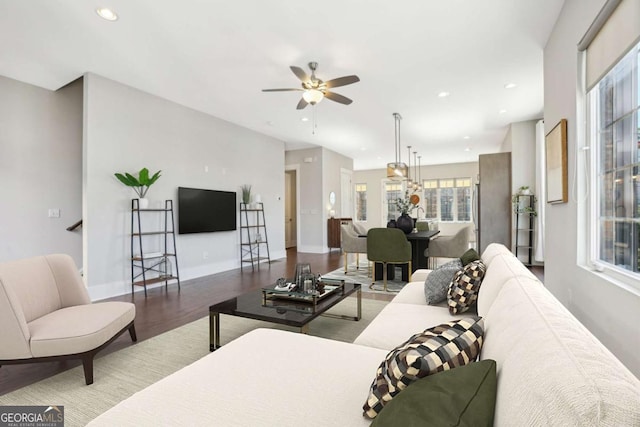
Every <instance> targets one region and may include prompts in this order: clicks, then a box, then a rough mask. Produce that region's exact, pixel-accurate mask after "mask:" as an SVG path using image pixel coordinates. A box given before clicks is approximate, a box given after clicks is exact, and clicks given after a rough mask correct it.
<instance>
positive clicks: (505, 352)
mask: <svg viewBox="0 0 640 427" xmlns="http://www.w3.org/2000/svg"><path fill="white" fill-rule="evenodd" d="M492 268H493V266H492ZM636 338H637V337H636ZM629 339H633V337H629ZM481 359H493V360H495V361H496V363H497V367H498V395H497V404H496V412H495V425H505V426H508V425H513V420H518V423H517V424H518V425H531V426H533V425H535V426H586V425H589V426H591V425H593V426H595V425H597V426H631V425H640V382H638V380H637V379H636V378H635V377H634V376H633V375H632V374H631V373H630V372H629V371H628V370H627V369H626V368H625V367H624V366H623V365H622V364H621V363H620V362H619V361H618V360H617V359H616V358H615V357H614V356H613V355H612V354H611V353H610V352H609V351H608V350H607V349H606V348H605V347H604V346H603V345H602V344H601V343H600V342H599V341H598V340H597V339H596V338H595V337H594V336H593V335H592V334H591V333H590V332H589V331H587V330H586V328H585V327H584V326H582V325H581V324H580V323H579V322H578V321H577V320H576V319H575V318H574V317H573V316H572V315H571V313H569V311H567V310H566V309H565V308H564V307H563V306H562V305H561V304H560V302H558V300H556V299H555V298H554V297H553V296H552V295H551V293H550V292H549V291H548V290H547V289H546V288H544V287H543V286H539V285H538V286H536V285H535V284H533V283H531V279H528V278H524V277H519V278H513V279H511V280H508V281H507V282H506V283H505V284H504V286H503V287H502V289H501V291H500V293H499V294H498V296H497V298H496V299H495V301H494V303H493V305H492V306H491V308H490V309H489V312H488V313H487V315H486V317H485V342H484V346H483V348H482V352H481Z"/></svg>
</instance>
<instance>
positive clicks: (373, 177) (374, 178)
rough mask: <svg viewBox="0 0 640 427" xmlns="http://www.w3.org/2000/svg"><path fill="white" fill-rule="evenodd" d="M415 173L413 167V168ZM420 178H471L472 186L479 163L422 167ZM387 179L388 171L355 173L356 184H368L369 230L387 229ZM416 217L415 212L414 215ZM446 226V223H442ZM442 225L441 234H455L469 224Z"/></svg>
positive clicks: (422, 215) (374, 170)
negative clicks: (384, 192)
mask: <svg viewBox="0 0 640 427" xmlns="http://www.w3.org/2000/svg"><path fill="white" fill-rule="evenodd" d="M411 169H412V172H413V167H412V168H411ZM420 177H421V178H422V180H426V179H436V178H443V179H444V178H471V180H472V185H474V184H475V183H476V182H477V177H478V163H477V162H469V163H451V164H445V165H429V166H422V167H420ZM386 179H387V170H386V169H370V170H360V171H355V172H354V175H353V183H354V184H367V221H366V223H365V225H366V227H367V228H373V227H386V226H387V221H386V219H384V218H383V217H382V185H383V182H384V181H386ZM412 215H413V216H415V215H416V213H415V211H414V213H413V214H412ZM420 217H421V218H424V213H423V212H420ZM442 224H444V223H442ZM442 224H441V227H440V229H441V234H443V235H445V234H447V235H448V234H455V232H456V231H457V230H458V229H460V228H462V227H465V226H467V225H469V224H468V223H456V224H453V223H451V224H450V225H449V224H444V225H442Z"/></svg>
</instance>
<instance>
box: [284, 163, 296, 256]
mask: <svg viewBox="0 0 640 427" xmlns="http://www.w3.org/2000/svg"><path fill="white" fill-rule="evenodd" d="M297 178H298V173H297V171H296V170H295V169H292V170H286V171H285V172H284V246H285V248H286V249H289V248H292V247H295V246H298V240H297V235H298V222H297V216H298V215H297V210H296V206H297V204H298V200H297V193H298V192H297Z"/></svg>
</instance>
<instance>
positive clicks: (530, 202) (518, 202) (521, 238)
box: [514, 194, 536, 266]
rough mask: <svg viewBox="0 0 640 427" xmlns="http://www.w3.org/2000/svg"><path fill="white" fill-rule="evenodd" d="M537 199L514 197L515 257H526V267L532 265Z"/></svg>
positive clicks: (530, 196) (522, 196)
mask: <svg viewBox="0 0 640 427" xmlns="http://www.w3.org/2000/svg"><path fill="white" fill-rule="evenodd" d="M535 203H536V197H535V196H534V195H533V194H517V195H515V196H514V214H515V216H516V229H515V234H516V236H515V248H514V249H515V251H514V252H515V256H516V258H518V259H519V256H522V255H524V256H525V260H524V261H523V260H521V261H523V263H524V265H526V266H530V265H532V259H533V230H534V224H535V216H536V214H535Z"/></svg>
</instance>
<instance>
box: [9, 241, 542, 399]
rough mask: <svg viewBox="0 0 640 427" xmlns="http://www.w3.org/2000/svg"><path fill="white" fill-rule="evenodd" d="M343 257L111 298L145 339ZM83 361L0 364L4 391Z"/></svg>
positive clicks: (293, 257)
mask: <svg viewBox="0 0 640 427" xmlns="http://www.w3.org/2000/svg"><path fill="white" fill-rule="evenodd" d="M341 259H342V258H341V254H340V251H332V252H330V253H327V254H308V253H298V252H296V250H295V248H292V249H289V250H287V258H286V259H280V260H275V261H273V262H272V263H271V265H267V264H261V266H260V269H257V268H256V270H254V271H252V270H251V267H246V266H245V268H244V270H241V269H235V270H231V271H226V272H222V273H218V274H214V275H211V276H206V277H201V278H198V279H193V280H189V281H184V282H183V283H182V289H181V291H180V292H178V288H177V286H176V285H170V286H169V288H168V290H165V288H164V287H159V288H155V289H149V290H148V297H147V298H145V297H144V294H143V293H142V292H136V294H135V295H130V294H127V295H122V296H118V297H115V298H110V299H108V300H107V301H127V302H132V303H134V304H135V305H136V320H135V325H136V332H137V335H138V342H140V341H142V340H145V339H148V338H151V337H154V336H156V335H159V334H162V333H163V332H167V331H169V330H171V329H174V328H177V327H179V326H182V325H185V324H187V323H190V322H193V321H195V320H198V319H200V318H202V317H204V316H207V315H208V313H209V312H208V310H209V306H210V305H213V304H216V303H218V302H222V301H224V300H227V299H229V298H233V297H236V296H238V295H242V294H243V293H246V292H249V291H251V290H254V289H258V288H260V287H261V286H263V285H265V284H268V283H274V282H275V281H276V280H277V279H278V278H280V277H292V276H293V272H294V271H295V265H296V263H299V262H303V263H309V264H311V268H312V271H314V272H328V271H332V270H335V269H337V268H338V267H340V265H341ZM531 270H532V271H533V273H534V274H535V275H536V276H537V277H538V278H539V279H540V280H541V281H543V282H544V268H543V267H540V266H535V267H532V268H531ZM394 296H395V294H374V293H368V292H365V293H363V294H362V297H363V298H369V299H377V300H384V301H390V300H391V299H392V298H393V297H394ZM131 345H133V343H132V342H131V339H130V338H129V334H124V335H122V336H121V337H119V338H118V339H117V340H116V341H114V342H113V343H112V344H111V345H110V346H109V347H107V348H106V349H105V350H103V351H102V352H101V353H99V354H98V356H97V357H98V358H99V357H101V356H104V355H106V354H109V353H110V352H113V351H117V350H120V349H122V348H125V347H128V346H131ZM79 365H80V362H79V361H62V362H48V363H34V364H26V365H6V366H3V367H2V368H0V395H3V394H5V393H8V392H10V391H13V390H16V389H19V388H21V387H24V386H26V385H29V384H33V383H35V382H37V381H40V380H42V379H45V378H48V377H50V376H53V375H55V374H58V373H60V372H63V371H66V370H67V369H71V368H74V367H76V366H79ZM95 381H100V378H99V377H97V378H96V379H95ZM89 387H90V386H89Z"/></svg>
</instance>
